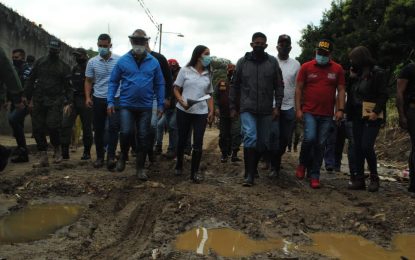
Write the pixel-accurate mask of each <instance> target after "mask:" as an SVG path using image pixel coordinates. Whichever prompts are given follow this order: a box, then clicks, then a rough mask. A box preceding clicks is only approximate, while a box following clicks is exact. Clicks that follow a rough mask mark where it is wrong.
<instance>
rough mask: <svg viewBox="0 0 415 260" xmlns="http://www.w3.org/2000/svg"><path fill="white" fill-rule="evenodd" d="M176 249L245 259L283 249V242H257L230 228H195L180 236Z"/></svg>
mask: <svg viewBox="0 0 415 260" xmlns="http://www.w3.org/2000/svg"><path fill="white" fill-rule="evenodd" d="M176 248H177V249H178V250H181V251H193V252H196V253H197V254H203V255H207V254H208V253H209V250H213V251H214V252H215V253H217V254H218V255H220V256H223V257H244V256H250V255H253V254H255V253H262V252H265V251H269V250H278V249H282V248H283V241H282V240H281V239H275V240H264V241H256V240H252V239H251V238H249V237H248V236H247V235H245V234H243V233H241V232H238V231H236V230H233V229H228V228H216V229H206V228H194V229H192V230H190V231H188V232H186V233H184V234H181V235H180V236H178V238H177V240H176Z"/></svg>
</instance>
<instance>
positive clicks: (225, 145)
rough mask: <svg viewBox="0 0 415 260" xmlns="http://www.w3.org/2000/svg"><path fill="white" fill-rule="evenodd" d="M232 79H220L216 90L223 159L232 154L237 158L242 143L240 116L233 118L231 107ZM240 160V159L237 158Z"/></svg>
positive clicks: (215, 98)
mask: <svg viewBox="0 0 415 260" xmlns="http://www.w3.org/2000/svg"><path fill="white" fill-rule="evenodd" d="M229 82H230V80H229V79H228V80H220V81H219V82H218V84H217V85H216V88H215V92H214V100H215V107H216V108H219V112H220V116H219V131H220V133H219V148H220V150H221V152H222V160H223V161H226V158H227V157H228V156H229V155H231V152H232V156H233V160H235V158H237V157H236V154H237V152H238V151H239V146H240V145H241V122H240V119H239V116H237V117H235V118H231V116H230V109H229V89H230V84H229ZM236 161H238V159H236Z"/></svg>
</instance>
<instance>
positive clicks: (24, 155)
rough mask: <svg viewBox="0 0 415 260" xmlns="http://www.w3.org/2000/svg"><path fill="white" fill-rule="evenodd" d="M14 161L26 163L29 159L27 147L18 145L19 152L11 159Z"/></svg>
mask: <svg viewBox="0 0 415 260" xmlns="http://www.w3.org/2000/svg"><path fill="white" fill-rule="evenodd" d="M10 161H11V162H12V163H24V162H28V161H29V154H28V152H27V148H23V147H18V149H17V154H16V155H15V156H14V157H13V158H12V159H11V160H10Z"/></svg>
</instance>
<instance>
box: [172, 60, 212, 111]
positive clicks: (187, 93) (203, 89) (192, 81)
mask: <svg viewBox="0 0 415 260" xmlns="http://www.w3.org/2000/svg"><path fill="white" fill-rule="evenodd" d="M174 85H177V86H179V87H181V88H183V93H182V97H183V100H184V101H185V102H187V99H193V100H197V99H199V98H201V97H203V96H205V95H206V94H211V93H212V92H213V86H212V78H211V76H210V74H209V71H208V70H205V71H203V72H202V74H200V73H199V72H197V70H196V69H195V68H193V67H190V66H186V67H183V68H182V69H181V70H180V72H179V74H178V75H177V78H176V81H175V82H174ZM176 107H177V108H178V109H180V110H182V111H183V112H186V113H189V114H207V113H208V111H209V110H208V105H207V101H201V102H198V103H196V104H194V105H193V106H191V107H190V108H189V109H188V110H186V109H184V108H183V107H182V106H181V105H180V103H179V102H177V104H176Z"/></svg>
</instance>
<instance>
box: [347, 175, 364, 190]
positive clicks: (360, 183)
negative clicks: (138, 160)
mask: <svg viewBox="0 0 415 260" xmlns="http://www.w3.org/2000/svg"><path fill="white" fill-rule="evenodd" d="M348 189H349V190H365V189H366V183H365V176H364V175H355V176H354V178H353V180H352V182H351V183H350V184H349V186H348Z"/></svg>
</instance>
